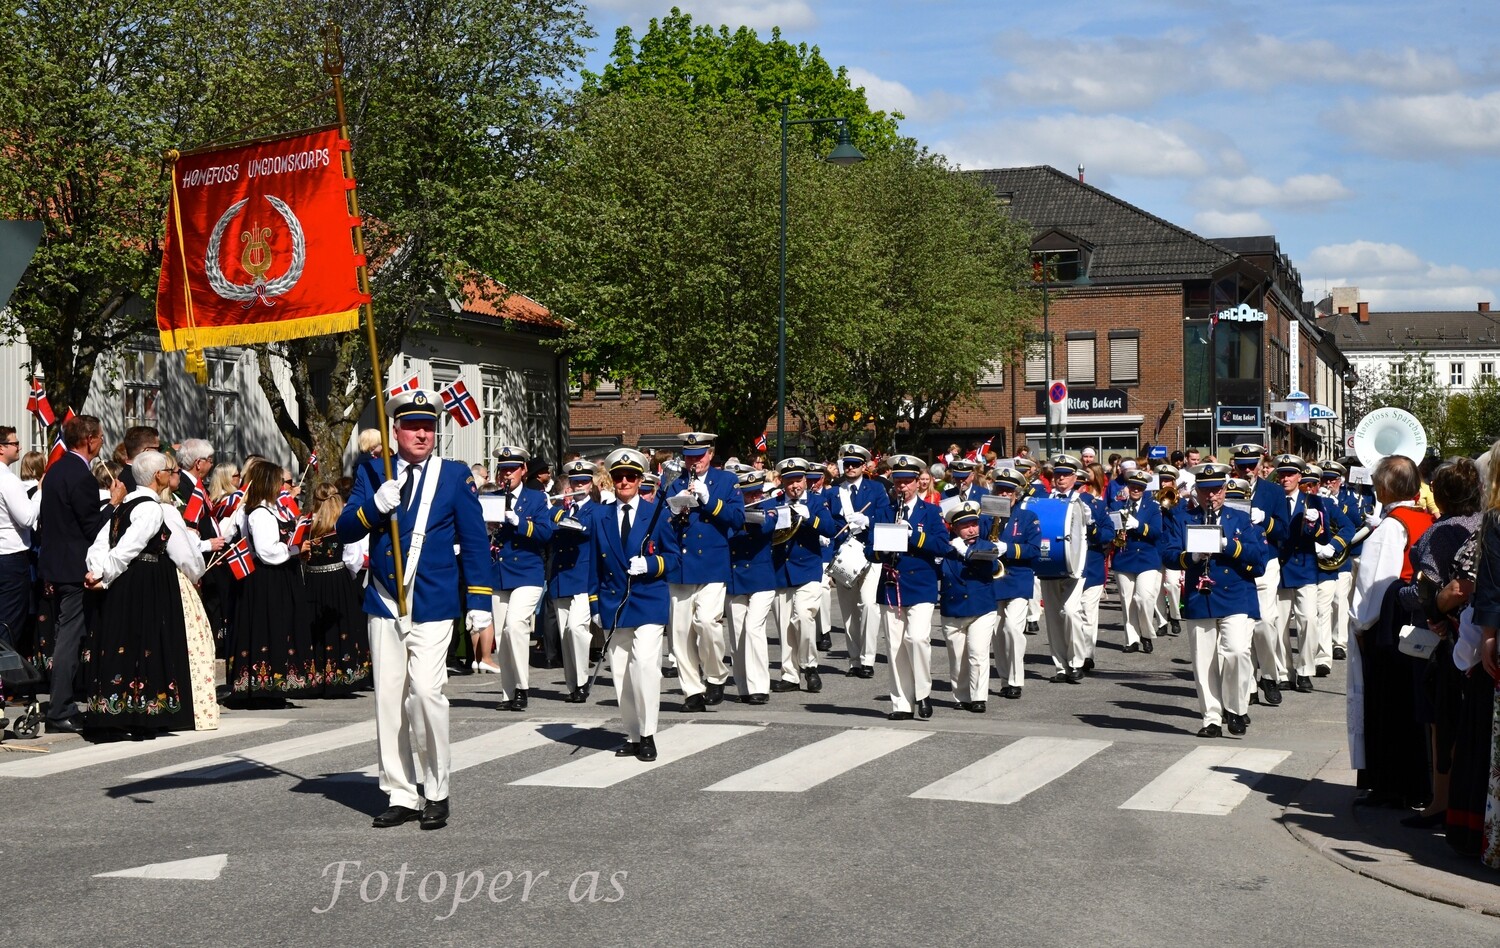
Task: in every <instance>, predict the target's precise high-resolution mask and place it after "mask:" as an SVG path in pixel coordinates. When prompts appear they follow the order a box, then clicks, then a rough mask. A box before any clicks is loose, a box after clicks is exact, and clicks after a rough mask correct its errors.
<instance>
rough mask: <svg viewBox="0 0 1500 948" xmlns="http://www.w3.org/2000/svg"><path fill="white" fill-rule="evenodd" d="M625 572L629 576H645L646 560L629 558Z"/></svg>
mask: <svg viewBox="0 0 1500 948" xmlns="http://www.w3.org/2000/svg"><path fill="white" fill-rule="evenodd" d="M625 572H627V573H629V574H630V575H631V576H645V575H646V558H645V557H644V556H632V557H631V558H630V567H629V568H628V569H626V570H625Z"/></svg>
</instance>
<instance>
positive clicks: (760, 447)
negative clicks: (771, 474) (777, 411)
mask: <svg viewBox="0 0 1500 948" xmlns="http://www.w3.org/2000/svg"><path fill="white" fill-rule="evenodd" d="M767 444H768V442H767V441H766V432H764V431H762V432H761V433H760V437H759V438H756V439H755V450H757V451H764V450H765V449H766V447H767Z"/></svg>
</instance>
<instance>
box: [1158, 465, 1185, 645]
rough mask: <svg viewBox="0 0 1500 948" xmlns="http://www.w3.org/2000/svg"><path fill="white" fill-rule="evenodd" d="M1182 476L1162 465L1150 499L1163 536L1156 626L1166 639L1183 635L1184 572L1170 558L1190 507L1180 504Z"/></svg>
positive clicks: (1169, 467) (1169, 466) (1160, 549)
mask: <svg viewBox="0 0 1500 948" xmlns="http://www.w3.org/2000/svg"><path fill="white" fill-rule="evenodd" d="M1178 476H1179V472H1178V469H1177V468H1175V467H1173V466H1172V465H1170V464H1161V465H1158V466H1157V468H1156V477H1157V488H1156V490H1155V491H1153V492H1152V493H1151V499H1152V500H1154V501H1156V505H1157V506H1158V507H1160V508H1161V532H1162V536H1161V537H1160V539H1159V540H1158V542H1157V549H1158V550H1159V551H1160V552H1161V554H1162V557H1161V562H1162V575H1161V595H1160V596H1158V597H1157V604H1156V612H1157V616H1158V620H1157V622H1156V627H1157V632H1158V633H1159V634H1160V633H1161V632H1162V630H1163V629H1165V633H1166V634H1167V635H1173V636H1175V635H1181V634H1182V570H1180V569H1178V568H1177V566H1178V564H1177V562H1176V561H1169V560H1168V558H1167V555H1166V554H1167V542H1168V541H1169V540H1170V539H1171V535H1172V534H1173V533H1177V532H1180V531H1181V530H1182V523H1181V519H1180V517H1181V515H1182V514H1184V513H1186V512H1187V505H1186V504H1184V503H1182V502H1181V500H1180V496H1179V495H1180V492H1181V489H1180V488H1179V487H1178V485H1177V478H1178ZM1161 619H1165V620H1166V625H1165V626H1163V625H1162V624H1161V621H1160V620H1161Z"/></svg>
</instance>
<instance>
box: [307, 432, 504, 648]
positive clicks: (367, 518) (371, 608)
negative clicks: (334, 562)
mask: <svg viewBox="0 0 1500 948" xmlns="http://www.w3.org/2000/svg"><path fill="white" fill-rule="evenodd" d="M383 468H384V465H380V466H376V465H375V464H373V463H369V462H367V463H364V464H361V465H359V466H358V467H357V468H356V469H355V471H354V487H353V489H352V490H351V491H350V494H349V502H348V503H347V504H345V505H344V510H343V512H342V513H340V514H339V519H338V526H337V527H336V528H335V529H336V532H337V534H338V538H339V540H340V542H343V543H353V542H354V541H356V540H359V539H361V538H363V537H366V536H368V537H369V538H370V568H369V570H367V571H366V581H365V601H364V609H365V612H366V613H368V614H369V615H372V616H382V617H384V618H387V619H394V618H395V616H394V615H392V614H391V611H390V610H389V609H387V608H386V606H385V603H383V602H382V601H381V599H380V594H379V592H378V591H377V590H376V586H377V585H379V586H381V587H383V588H384V589H385V590H386V591H387V593H388V594H389V595H390V597H391V601H392V602H396V601H398V600H397V596H396V560H395V556H394V555H393V553H394V549H393V547H392V546H391V531H390V528H389V526H388V524H389V523H390V515H385V516H382V515H381V513H380V511H379V510H378V509H376V507H375V490H376V489H377V488H378V487H379V486H380V485H381V483H382V482H384V480H385V471H384V469H383ZM392 469H393V470H394V467H393V468H392ZM429 477H436V478H437V479H438V481H437V488H436V491H437V492H436V493H435V494H434V495H433V498H432V506H431V508H430V509H429V510H428V516H427V532H426V536H425V538H424V539H423V541H422V555H421V558H420V559H419V560H418V562H417V570H416V578H415V580H408V584H409V585H411V586H412V592H411V596H410V597H409V598H408V600H407V603H406V609H407V611H408V612H409V613H410V614H411V617H412V619H413V620H414V621H416V622H437V621H439V620H442V619H457V618H458V617H459V616H461V615H463V614H464V613H465V612H466V611H470V610H479V609H482V610H484V611H485V612H489V611H490V605H491V603H490V597H491V596H492V595H493V594H494V590H493V588H492V587H491V585H490V577H491V576H492V574H493V572H494V568H493V566H492V565H491V564H490V542H489V537H488V536H487V535H486V533H485V529H484V514H483V513H481V512H480V510H479V495H478V491H477V490H476V489H475V487H474V475H473V473H471V472H470V471H469V468H468V466H467V465H466V464H464V463H463V462H462V461H445V460H443V459H442V458H429V459H428V460H427V463H426V464H424V465H423V468H422V476H421V478H420V479H418V480H417V482H416V485H415V486H414V488H413V491H412V494H413V501H412V504H411V506H410V507H409V508H397V509H398V511H399V514H398V520H397V526H398V527H399V530H400V534H401V554H402V559H401V564H402V566H403V567H405V566H406V565H407V564H408V563H410V555H411V539H412V533H413V528H414V527H415V519H416V515H417V508H418V507H419V506H420V502H419V500H418V498H420V497H421V496H422V492H423V487H424V485H425V483H426V481H427V478H429ZM455 546H457V547H458V548H459V553H458V556H454V555H453V548H454V547H455Z"/></svg>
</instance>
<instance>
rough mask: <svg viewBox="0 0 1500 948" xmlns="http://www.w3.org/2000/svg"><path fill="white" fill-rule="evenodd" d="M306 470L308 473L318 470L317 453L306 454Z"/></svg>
mask: <svg viewBox="0 0 1500 948" xmlns="http://www.w3.org/2000/svg"><path fill="white" fill-rule="evenodd" d="M307 469H308V470H309V471H316V470H317V469H318V452H316V451H311V452H308V455H307Z"/></svg>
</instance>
